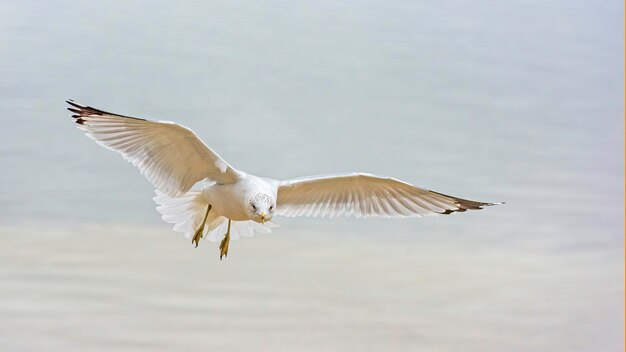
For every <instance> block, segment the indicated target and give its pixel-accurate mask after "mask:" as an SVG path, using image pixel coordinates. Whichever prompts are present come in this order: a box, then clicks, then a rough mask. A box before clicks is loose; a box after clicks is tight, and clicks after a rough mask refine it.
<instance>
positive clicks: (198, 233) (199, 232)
mask: <svg viewBox="0 0 626 352" xmlns="http://www.w3.org/2000/svg"><path fill="white" fill-rule="evenodd" d="M212 207H213V206H212V205H211V204H209V205H208V206H207V208H206V214H204V219H203V220H202V224H201V225H200V228H199V229H198V230H196V233H195V234H194V235H193V238H192V239H191V243H192V244H195V245H196V248H198V243H199V242H200V240H201V239H202V236H203V235H204V224H206V219H207V218H208V217H209V212H210V211H211V208H212Z"/></svg>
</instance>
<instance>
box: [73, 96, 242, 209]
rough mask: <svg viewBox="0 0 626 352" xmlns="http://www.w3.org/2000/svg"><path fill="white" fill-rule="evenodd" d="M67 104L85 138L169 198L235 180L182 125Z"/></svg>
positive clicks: (235, 175)
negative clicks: (206, 182) (124, 162)
mask: <svg viewBox="0 0 626 352" xmlns="http://www.w3.org/2000/svg"><path fill="white" fill-rule="evenodd" d="M67 103H68V104H70V106H71V107H69V108H68V110H69V111H71V112H72V113H74V115H72V117H73V118H74V119H75V122H76V123H77V124H78V125H79V126H78V127H79V128H80V129H81V130H83V131H84V132H85V134H86V135H87V136H88V137H89V138H91V139H93V140H94V141H95V142H96V143H98V144H100V145H101V146H103V147H105V148H107V149H111V150H114V151H116V152H118V153H120V154H121V155H122V156H123V157H124V159H126V160H127V161H129V162H130V163H132V164H133V165H134V166H136V167H137V168H138V169H139V171H140V172H141V174H142V175H144V176H145V177H146V178H147V179H148V180H149V181H150V182H151V183H152V184H153V185H154V186H155V187H156V189H158V190H159V191H161V192H163V193H165V194H167V195H169V196H173V197H175V196H180V195H182V194H185V192H187V191H189V189H190V188H191V187H192V186H193V185H194V184H195V183H196V182H198V181H201V180H203V179H205V178H206V179H209V180H210V181H213V182H218V183H232V182H235V181H236V180H237V178H238V175H239V172H238V171H237V170H235V169H234V168H233V167H232V166H230V165H229V164H228V163H226V162H225V161H224V160H223V159H222V158H220V156H219V155H217V154H216V153H215V152H214V151H212V150H211V149H210V148H209V147H208V146H207V145H206V144H204V143H203V142H202V141H201V140H200V139H199V138H198V137H197V136H196V135H195V134H194V133H193V132H192V131H191V130H189V129H187V128H185V127H183V126H181V125H178V124H175V123H173V122H169V121H150V120H145V119H140V118H137V117H131V116H124V115H119V114H114V113H110V112H106V111H103V110H99V109H96V108H92V107H90V106H85V105H81V104H78V103H76V102H74V101H72V100H69V101H67Z"/></svg>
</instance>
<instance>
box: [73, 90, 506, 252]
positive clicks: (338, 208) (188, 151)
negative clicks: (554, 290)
mask: <svg viewBox="0 0 626 352" xmlns="http://www.w3.org/2000/svg"><path fill="white" fill-rule="evenodd" d="M67 103H68V104H69V105H70V107H68V110H69V111H71V112H72V113H73V115H72V117H73V118H74V119H75V120H74V122H76V123H77V124H78V127H79V128H80V129H81V130H83V131H84V132H85V134H86V135H87V137H89V138H91V139H93V140H94V141H95V142H96V143H98V144H100V145H101V146H103V147H105V148H107V149H111V150H114V151H116V152H118V153H120V154H121V155H122V156H123V157H124V159H126V160H127V161H129V162H130V163H132V164H133V165H135V166H136V167H137V168H138V169H139V171H140V172H141V173H142V174H143V175H144V176H145V177H146V178H147V179H148V180H149V181H150V182H151V183H152V184H153V185H154V187H155V188H156V191H155V192H156V197H155V198H154V201H155V202H156V203H157V204H158V206H157V208H156V209H157V211H158V212H159V213H161V215H162V219H163V220H164V221H165V222H167V223H170V224H174V230H175V231H179V232H183V233H184V234H185V235H186V236H187V237H188V238H191V242H192V244H195V246H196V247H197V246H198V243H199V242H200V240H201V239H202V238H207V239H209V240H211V241H216V240H218V239H220V238H222V237H223V238H222V241H221V243H220V246H219V249H220V259H222V257H223V256H227V255H228V244H229V242H230V238H231V236H232V237H233V238H235V239H236V238H238V237H239V236H252V235H253V234H254V232H255V231H256V232H260V233H267V232H270V230H271V228H272V227H275V226H276V225H275V224H273V223H272V222H271V220H272V219H273V217H274V215H280V216H287V217H295V216H307V217H311V216H313V217H331V218H332V217H336V216H340V215H345V216H349V215H354V216H356V217H357V218H358V217H368V216H382V217H420V216H425V215H437V214H445V215H447V214H451V213H454V212H464V211H467V210H474V209H482V207H484V206H490V205H496V204H502V203H485V202H476V201H473V200H467V199H462V198H457V197H452V196H448V195H445V194H441V193H438V192H434V191H430V190H427V189H424V188H420V187H416V186H413V185H411V184H409V183H407V182H404V181H400V180H397V179H395V178H390V177H380V176H375V175H371V174H366V173H347V174H335V175H326V176H309V177H303V178H297V179H292V180H284V181H283V180H276V179H272V178H268V177H259V176H254V175H251V174H248V173H246V172H244V171H241V170H237V169H235V168H234V167H232V166H231V165H229V164H228V163H227V162H226V161H224V160H223V159H222V158H221V157H220V156H219V155H217V153H215V152H214V151H213V150H211V148H209V147H208V146H207V145H206V144H204V143H203V142H202V141H201V140H200V139H199V138H198V137H197V136H196V135H195V133H193V131H191V130H190V129H188V128H186V127H183V126H181V125H178V124H176V123H174V122H169V121H152V120H146V119H142V118H137V117H130V116H124V115H119V114H114V113H110V112H106V111H103V110H100V109H96V108H92V107H90V106H85V105H81V104H79V103H77V102H75V101H73V100H68V101H67ZM194 186H196V187H194ZM231 225H232V226H231ZM222 234H223V235H222Z"/></svg>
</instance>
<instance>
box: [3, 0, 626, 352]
mask: <svg viewBox="0 0 626 352" xmlns="http://www.w3.org/2000/svg"><path fill="white" fill-rule="evenodd" d="M623 13H624V12H623V3H622V2H619V1H600V2H594V3H588V2H587V3H585V2H571V1H549V2H546V1H526V2H515V1H500V2H497V3H492V2H489V3H487V2H483V3H481V2H478V3H477V2H472V3H466V2H462V1H456V0H453V1H448V2H436V3H432V4H419V3H415V2H411V1H392V2H388V1H385V2H382V1H381V2H367V3H363V2H358V1H348V2H342V3H337V2H325V1H321V2H320V1H315V2H313V1H300V2H297V3H294V2H281V1H255V2H198V3H195V4H192V3H187V4H185V5H181V4H179V5H177V6H171V5H169V4H167V3H155V2H149V3H148V2H107V3H106V4H87V3H82V2H55V3H40V4H32V3H31V4H29V3H25V2H22V3H18V2H4V3H2V4H0V43H1V45H0V77H2V79H0V101H1V102H2V104H0V116H1V117H2V121H3V124H2V126H3V127H2V128H1V129H0V139H1V140H2V141H3V142H2V144H0V168H1V170H2V172H0V350H8V351H30V350H35V349H46V350H59V351H70V350H76V351H78V350H85V349H90V350H111V349H119V350H129V351H134V350H137V351H142V350H181V349H183V348H184V349H187V350H207V349H210V348H221V349H227V350H242V351H243V350H251V349H252V350H273V351H277V350H278V351H281V350H285V351H293V350H312V351H344V350H372V351H380V350H385V349H387V350H398V351H414V350H440V351H458V350H465V351H505V350H515V351H537V350H554V351H589V350H598V351H599V350H602V351H613V350H621V348H622V347H623V340H624V325H623V324H624V323H623V311H624V301H623V297H624V269H623V268H624V267H623V260H624V250H623V248H624V239H623V226H624V218H623V214H624V203H623V202H624V184H623V180H624V153H623V150H624V149H623V143H624V135H623V131H624V120H623V116H624V105H623V104H624V101H623V97H624V81H623V77H624V71H623V62H624V55H623V53H624V46H623V43H624V37H623V28H624V20H623V17H622V16H623ZM68 98H72V99H75V100H77V101H79V102H84V103H86V104H90V105H93V106H96V107H101V108H103V109H105V110H111V111H115V112H120V113H124V114H129V115H135V116H141V117H150V118H155V119H165V120H175V121H177V122H179V123H182V124H184V125H186V126H188V127H190V128H192V129H194V130H195V131H196V133H197V134H198V135H199V136H200V137H201V138H203V140H204V141H206V142H207V144H209V145H210V146H211V147H213V148H214V149H215V150H216V151H217V152H219V153H220V154H221V155H222V156H223V157H224V158H225V159H226V160H227V161H229V162H230V163H231V164H232V165H233V166H235V167H238V168H241V169H243V170H246V171H249V172H251V173H255V174H259V175H267V176H272V177H277V178H290V177H296V176H303V175H309V174H323V173H331V172H346V171H367V172H371V173H375V174H381V175H389V176H394V177H398V178H401V179H404V180H406V181H409V182H412V183H415V184H418V185H422V186H425V187H428V188H431V189H434V190H437V191H440V192H443V193H448V194H453V195H458V196H461V197H466V198H470V199H478V200H484V201H506V202H507V204H506V205H505V206H500V207H496V208H490V209H488V210H485V211H481V212H472V213H466V214H458V215H455V216H450V217H439V218H429V219H411V220H399V221H393V220H376V219H370V220H365V221H363V220H361V221H357V220H352V219H338V220H333V221H329V220H314V219H279V220H278V221H277V222H278V223H280V224H281V225H282V226H281V227H280V228H278V229H277V230H275V231H274V233H273V234H271V235H267V236H259V237H255V238H253V239H251V240H244V241H238V242H236V243H234V244H233V249H232V254H231V257H229V258H228V260H227V261H224V262H221V263H220V262H219V260H217V248H216V245H215V244H213V243H203V244H202V245H201V246H200V248H199V249H196V250H193V249H192V248H191V245H190V244H189V243H188V241H187V240H185V239H184V238H182V237H180V236H179V234H177V233H174V232H172V231H170V230H169V227H168V225H166V224H164V223H162V222H161V221H160V219H159V217H158V216H157V213H156V211H155V210H154V204H153V203H152V202H151V200H150V198H151V197H152V196H153V189H152V187H151V186H150V184H149V183H148V182H147V181H145V180H144V179H143V178H142V177H141V176H140V175H139V173H138V172H137V171H136V170H135V169H134V168H133V167H132V166H131V165H129V164H127V163H125V162H124V161H123V160H122V159H121V158H120V157H119V156H118V155H116V154H115V153H111V152H109V151H106V150H104V149H103V148H101V147H99V146H97V145H95V144H94V143H92V142H91V141H89V140H88V139H87V138H85V137H84V136H82V135H81V133H80V132H79V131H78V130H76V129H75V128H74V126H73V125H72V123H71V119H70V118H69V117H68V116H69V115H68V113H67V112H66V111H65V110H64V109H65V106H64V100H65V99H68Z"/></svg>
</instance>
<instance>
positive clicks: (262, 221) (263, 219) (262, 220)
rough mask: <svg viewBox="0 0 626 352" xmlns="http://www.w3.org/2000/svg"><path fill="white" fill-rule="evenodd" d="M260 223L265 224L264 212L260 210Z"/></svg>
mask: <svg viewBox="0 0 626 352" xmlns="http://www.w3.org/2000/svg"><path fill="white" fill-rule="evenodd" d="M261 224H265V212H264V211H262V212H261Z"/></svg>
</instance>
